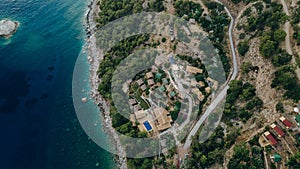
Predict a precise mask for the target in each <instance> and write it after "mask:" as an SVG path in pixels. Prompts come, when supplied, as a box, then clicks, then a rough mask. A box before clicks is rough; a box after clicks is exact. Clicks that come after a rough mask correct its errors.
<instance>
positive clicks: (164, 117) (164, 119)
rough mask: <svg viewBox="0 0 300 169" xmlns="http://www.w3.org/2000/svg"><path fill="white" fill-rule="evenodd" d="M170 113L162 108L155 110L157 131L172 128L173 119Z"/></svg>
mask: <svg viewBox="0 0 300 169" xmlns="http://www.w3.org/2000/svg"><path fill="white" fill-rule="evenodd" d="M169 114H170V113H169V112H168V111H167V110H165V109H164V108H162V107H159V108H156V109H155V110H154V115H155V118H156V120H157V123H158V125H157V129H158V130H159V131H161V130H165V129H168V128H170V127H171V122H172V118H171V117H170V116H168V115H169Z"/></svg>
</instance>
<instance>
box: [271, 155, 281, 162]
mask: <svg viewBox="0 0 300 169" xmlns="http://www.w3.org/2000/svg"><path fill="white" fill-rule="evenodd" d="M270 158H271V160H272V161H274V162H275V163H278V162H280V161H281V156H280V155H279V154H277V153H275V154H274V155H273V156H271V157H270Z"/></svg>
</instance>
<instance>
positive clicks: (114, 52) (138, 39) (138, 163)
mask: <svg viewBox="0 0 300 169" xmlns="http://www.w3.org/2000/svg"><path fill="white" fill-rule="evenodd" d="M143 3H144V0H118V1H116V0H105V1H100V2H99V4H98V5H99V7H100V9H101V11H100V12H99V13H98V16H99V17H98V18H97V19H96V21H97V27H98V28H101V27H103V26H104V25H106V24H107V23H109V22H111V21H113V20H116V19H119V18H121V17H123V16H127V15H131V14H134V13H138V12H142V11H155V12H161V11H163V10H164V9H165V7H164V5H163V0H155V1H151V2H149V3H148V5H147V6H148V7H147V8H146V9H143ZM148 39H149V35H137V36H132V37H129V38H127V39H125V40H123V41H121V42H119V43H117V44H116V45H115V46H114V47H113V48H112V49H110V51H108V52H107V53H106V54H105V56H104V60H103V62H101V64H100V66H99V70H98V75H99V78H101V83H100V85H99V87H98V91H99V93H100V94H101V95H102V96H103V97H104V98H105V99H106V100H108V101H109V102H110V104H111V109H110V116H111V118H112V125H113V127H114V128H115V129H116V130H117V131H118V132H120V133H122V134H126V135H127V136H131V137H146V136H147V133H145V132H139V131H138V130H137V128H136V127H133V126H132V124H131V122H130V121H129V120H128V119H127V118H125V117H123V116H122V115H121V114H119V112H118V110H117V109H116V107H115V106H114V103H113V102H112V96H111V78H112V74H113V72H114V71H115V69H116V67H117V66H118V64H119V63H120V62H121V61H122V60H123V59H124V58H125V57H127V56H128V55H129V54H131V53H132V52H133V50H134V49H135V48H137V47H139V46H141V45H143V44H145V42H146V41H148ZM151 167H152V158H146V159H128V168H151Z"/></svg>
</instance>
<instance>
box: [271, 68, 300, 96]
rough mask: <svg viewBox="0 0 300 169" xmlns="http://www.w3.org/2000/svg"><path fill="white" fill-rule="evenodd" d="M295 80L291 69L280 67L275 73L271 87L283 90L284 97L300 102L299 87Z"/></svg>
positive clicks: (295, 77) (294, 74) (293, 71)
mask: <svg viewBox="0 0 300 169" xmlns="http://www.w3.org/2000/svg"><path fill="white" fill-rule="evenodd" d="M297 79H298V78H297V76H296V73H295V70H294V68H293V67H291V66H282V67H280V68H279V69H278V70H277V71H276V72H275V77H274V80H273V82H272V85H271V86H272V87H278V88H282V89H285V90H286V92H285V94H284V96H286V97H288V98H291V99H294V100H296V101H298V100H300V96H299V93H300V85H299V83H298V80H297Z"/></svg>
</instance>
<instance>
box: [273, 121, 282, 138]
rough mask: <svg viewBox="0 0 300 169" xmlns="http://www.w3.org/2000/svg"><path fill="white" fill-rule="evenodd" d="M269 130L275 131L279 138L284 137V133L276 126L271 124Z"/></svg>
mask: <svg viewBox="0 0 300 169" xmlns="http://www.w3.org/2000/svg"><path fill="white" fill-rule="evenodd" d="M271 128H272V129H273V130H275V131H276V133H277V134H278V136H279V137H282V136H284V132H283V131H282V130H281V129H280V128H279V127H278V126H276V125H275V124H274V123H273V124H271Z"/></svg>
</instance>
